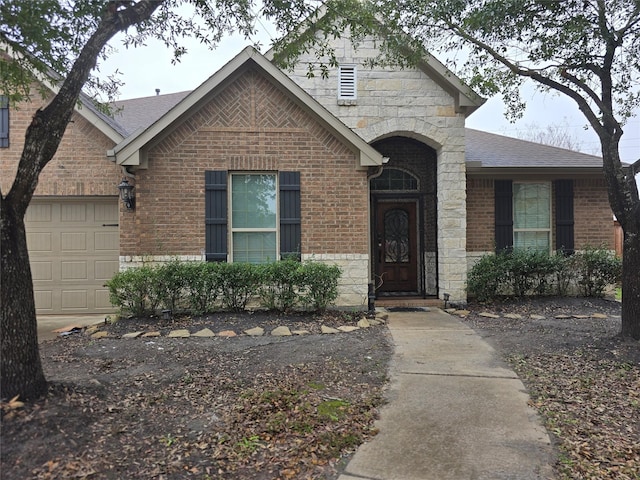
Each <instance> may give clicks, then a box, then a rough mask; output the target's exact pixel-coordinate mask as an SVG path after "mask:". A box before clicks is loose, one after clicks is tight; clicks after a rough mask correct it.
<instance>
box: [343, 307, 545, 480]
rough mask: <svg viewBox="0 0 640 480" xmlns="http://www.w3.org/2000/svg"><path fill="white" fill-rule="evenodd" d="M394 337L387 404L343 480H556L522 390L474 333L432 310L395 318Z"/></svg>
mask: <svg viewBox="0 0 640 480" xmlns="http://www.w3.org/2000/svg"><path fill="white" fill-rule="evenodd" d="M389 329H390V331H391V335H392V337H393V341H394V343H395V346H396V350H395V354H394V357H393V361H392V366H391V371H390V375H391V385H390V391H389V393H388V400H389V403H388V404H387V405H385V406H384V407H383V408H382V409H381V412H380V419H379V420H378V422H377V423H376V426H377V427H378V429H379V433H378V435H377V436H375V437H374V438H373V439H372V440H371V441H370V442H369V443H366V444H364V445H362V446H361V447H360V448H359V449H358V450H357V452H356V453H355V455H354V457H353V458H352V459H351V461H350V462H349V464H348V465H347V467H346V469H345V471H344V473H343V474H342V475H341V476H340V477H339V480H363V479H372V480H463V479H464V480H467V479H469V480H506V479H512V480H534V479H536V480H538V479H540V480H542V479H548V478H551V477H552V469H551V464H552V463H553V454H552V449H551V445H550V440H549V436H548V434H547V432H546V430H545V429H544V428H543V427H542V426H541V423H540V420H539V418H538V416H537V415H536V412H535V411H534V410H533V409H532V408H531V407H529V406H528V404H527V402H528V400H529V397H528V395H527V393H526V392H525V388H524V385H523V384H522V382H521V381H520V380H519V379H518V377H517V376H516V375H515V373H514V372H513V371H511V370H510V369H509V368H508V367H507V366H506V365H505V364H504V363H503V362H502V361H501V360H500V358H499V357H498V355H497V354H496V352H495V351H494V350H493V349H492V348H491V347H490V346H489V345H488V344H487V343H486V342H485V341H484V340H482V339H481V338H480V337H479V336H478V335H477V334H476V333H475V332H474V331H473V330H472V329H470V328H469V327H467V326H465V325H464V324H462V323H461V322H460V321H459V320H457V319H456V318H454V317H452V316H450V315H448V314H446V313H444V312H442V311H441V310H438V309H435V308H434V309H431V310H430V311H429V312H424V311H422V312H391V313H389Z"/></svg>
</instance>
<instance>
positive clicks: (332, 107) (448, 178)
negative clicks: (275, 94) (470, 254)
mask: <svg viewBox="0 0 640 480" xmlns="http://www.w3.org/2000/svg"><path fill="white" fill-rule="evenodd" d="M334 47H335V49H336V58H337V60H338V62H339V63H341V64H355V65H358V68H357V89H358V98H357V101H356V102H355V105H340V104H339V102H338V99H337V92H338V76H337V69H330V71H329V77H328V78H327V79H322V78H320V76H319V75H317V76H316V77H313V78H308V77H307V75H306V73H307V65H308V64H309V63H315V62H317V60H316V58H315V56H314V55H313V54H311V55H307V56H302V57H301V58H300V62H299V67H297V68H296V69H295V70H294V71H293V72H288V71H286V72H285V73H287V74H288V75H289V76H290V77H291V78H292V79H293V80H294V81H295V82H296V83H298V84H299V85H300V86H301V87H302V88H304V89H305V90H306V91H307V92H308V93H309V94H310V95H311V96H313V97H314V98H315V99H316V100H317V101H319V102H320V103H321V104H322V105H323V106H324V107H325V108H327V109H328V110H329V111H330V112H331V113H333V114H334V115H335V116H337V117H338V118H339V119H340V120H341V121H342V122H344V123H345V124H346V125H347V126H348V127H350V128H352V129H353V130H354V131H355V132H356V133H357V134H358V135H360V136H361V137H362V138H363V139H364V140H366V141H367V142H369V143H372V142H374V141H376V140H379V139H381V138H385V137H389V136H394V135H397V136H406V137H411V138H415V139H417V140H420V141H422V142H424V143H425V144H427V145H429V146H430V147H432V148H433V149H435V150H436V152H437V157H438V158H437V184H438V262H439V265H438V274H439V278H438V287H439V292H440V295H441V296H442V293H443V292H447V293H449V294H450V295H451V300H452V301H456V302H464V301H465V300H466V292H465V281H466V272H467V258H466V205H465V202H466V193H465V184H466V179H465V158H464V152H465V139H464V135H465V130H464V122H465V117H464V115H463V114H460V113H456V112H455V103H454V98H453V97H452V96H451V95H450V94H449V93H448V92H447V91H445V90H444V89H443V88H442V87H440V86H439V85H438V84H437V83H436V82H434V81H433V80H431V79H430V78H429V77H428V76H427V75H426V74H425V73H424V72H422V71H419V70H416V69H404V70H401V69H399V68H397V69H393V68H379V67H376V68H374V69H370V68H368V67H364V66H363V62H364V61H365V60H366V59H368V58H372V57H375V56H376V55H377V54H378V50H377V49H376V47H375V44H374V41H373V40H369V41H364V42H362V43H361V44H360V45H359V47H358V49H357V50H355V49H354V48H353V46H352V44H351V42H350V40H349V39H348V38H342V39H337V40H335V41H334Z"/></svg>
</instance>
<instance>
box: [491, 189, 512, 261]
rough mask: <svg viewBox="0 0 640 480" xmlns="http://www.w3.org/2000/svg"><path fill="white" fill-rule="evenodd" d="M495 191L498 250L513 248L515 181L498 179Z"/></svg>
mask: <svg viewBox="0 0 640 480" xmlns="http://www.w3.org/2000/svg"><path fill="white" fill-rule="evenodd" d="M494 193H495V207H494V209H495V210H494V213H495V239H496V252H503V251H510V250H511V249H513V182H512V181H511V180H496V181H495V182H494Z"/></svg>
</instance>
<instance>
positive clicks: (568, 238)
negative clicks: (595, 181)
mask: <svg viewBox="0 0 640 480" xmlns="http://www.w3.org/2000/svg"><path fill="white" fill-rule="evenodd" d="M555 191H556V250H557V251H558V252H562V253H564V254H565V255H572V254H573V253H574V248H575V246H574V239H573V180H556V181H555Z"/></svg>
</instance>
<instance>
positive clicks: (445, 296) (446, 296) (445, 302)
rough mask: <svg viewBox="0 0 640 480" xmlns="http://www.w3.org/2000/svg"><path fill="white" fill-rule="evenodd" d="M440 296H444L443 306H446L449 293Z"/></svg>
mask: <svg viewBox="0 0 640 480" xmlns="http://www.w3.org/2000/svg"><path fill="white" fill-rule="evenodd" d="M442 298H444V308H447V303H449V294H448V293H443V294H442Z"/></svg>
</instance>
